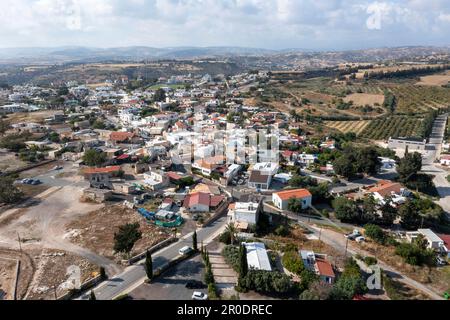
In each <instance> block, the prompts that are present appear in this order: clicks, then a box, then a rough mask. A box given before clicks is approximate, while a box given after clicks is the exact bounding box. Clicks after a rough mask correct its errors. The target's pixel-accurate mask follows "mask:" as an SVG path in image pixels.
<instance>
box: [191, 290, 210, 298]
mask: <svg viewBox="0 0 450 320" xmlns="http://www.w3.org/2000/svg"><path fill="white" fill-rule="evenodd" d="M192 300H208V295H207V294H206V293H202V292H197V291H195V292H194V293H193V294H192Z"/></svg>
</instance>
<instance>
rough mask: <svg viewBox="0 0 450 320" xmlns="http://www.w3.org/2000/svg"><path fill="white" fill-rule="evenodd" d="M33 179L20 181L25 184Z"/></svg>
mask: <svg viewBox="0 0 450 320" xmlns="http://www.w3.org/2000/svg"><path fill="white" fill-rule="evenodd" d="M30 180H31V179H22V180H21V181H20V182H21V183H23V184H29V183H30Z"/></svg>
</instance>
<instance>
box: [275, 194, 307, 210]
mask: <svg viewBox="0 0 450 320" xmlns="http://www.w3.org/2000/svg"><path fill="white" fill-rule="evenodd" d="M291 199H298V200H300V201H301V202H302V209H307V208H309V207H310V206H311V202H312V194H311V192H309V191H308V190H307V189H292V190H285V191H280V192H274V193H273V194H272V202H273V203H274V205H275V206H276V207H277V208H278V209H280V210H287V208H288V204H289V200H291Z"/></svg>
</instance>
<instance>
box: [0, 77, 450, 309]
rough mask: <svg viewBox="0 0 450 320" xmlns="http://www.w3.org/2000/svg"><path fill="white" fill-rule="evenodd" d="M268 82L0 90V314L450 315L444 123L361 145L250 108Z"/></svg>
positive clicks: (209, 80)
mask: <svg viewBox="0 0 450 320" xmlns="http://www.w3.org/2000/svg"><path fill="white" fill-rule="evenodd" d="M272 81H274V80H273V75H272V74H271V73H269V72H262V71H252V72H247V73H242V74H237V75H233V76H226V75H223V74H219V75H209V74H205V75H192V74H186V75H177V76H170V77H167V78H165V77H161V78H159V79H155V82H154V83H152V84H150V85H148V84H146V83H145V82H144V81H143V79H139V78H138V79H128V77H126V76H121V77H118V78H114V79H107V80H105V81H104V83H100V84H95V83H94V84H80V83H78V82H76V81H71V82H67V83H62V84H60V86H59V87H54V88H46V87H45V88H44V87H39V86H32V85H21V86H19V85H17V86H12V87H7V88H6V87H5V88H3V89H1V90H0V100H2V101H5V103H4V105H2V106H0V113H1V114H2V120H0V121H1V139H0V140H1V141H0V147H1V151H0V163H1V167H0V170H1V179H2V187H1V188H2V189H3V190H1V194H2V195H1V198H0V201H1V202H2V203H3V205H2V207H1V208H0V210H1V213H0V247H1V249H0V258H1V259H0V263H2V265H3V264H5V268H3V267H2V274H0V296H2V298H3V299H90V298H92V297H95V298H96V299H104V300H108V299H169V300H170V299H191V298H192V299H197V300H204V299H207V298H209V299H219V298H230V299H302V300H318V299H320V300H325V299H336V300H352V299H361V300H366V299H383V300H385V299H445V298H447V299H448V297H449V296H448V295H449V291H448V290H449V289H450V276H449V275H450V273H449V269H448V268H449V267H448V259H449V258H450V225H449V223H448V214H449V212H450V193H449V192H448V190H449V189H450V181H449V178H448V177H449V176H450V170H449V168H450V155H449V154H450V147H449V133H450V130H449V128H450V126H449V124H448V114H446V113H445V112H444V111H443V112H440V113H439V114H436V115H435V117H433V118H432V120H431V124H430V126H431V127H430V132H429V138H428V139H427V138H425V139H417V138H410V137H396V136H392V137H390V138H389V139H387V140H385V141H384V142H383V143H378V144H364V143H361V142H359V141H358V140H357V137H356V135H354V134H352V133H342V132H338V131H335V130H329V129H327V130H325V132H324V131H322V132H320V130H319V131H318V132H317V131H316V130H310V127H309V126H308V125H310V123H309V122H310V121H309V120H308V119H307V118H303V117H301V116H299V114H298V113H296V111H295V110H294V109H292V108H291V109H290V111H289V106H287V107H286V108H287V109H286V110H284V111H283V110H280V109H278V110H277V109H274V108H272V107H270V106H267V105H259V104H258V103H255V97H261V96H264V94H265V91H266V90H267V88H268V87H269V86H270V84H271V83H272ZM49 102H50V103H49ZM429 172H438V174H436V173H435V174H434V176H433V177H431V178H430V176H429V175H428V174H427V173H429ZM433 180H434V181H433ZM433 192H434V193H433ZM197 253H201V254H200V255H198V254H197ZM242 256H244V257H245V261H243V259H241V257H242ZM149 264H150V267H149ZM74 266H75V269H74V270H75V271H76V272H72V271H70V270H72V269H71V268H73V267H74ZM21 268H24V271H21V272H20V273H18V272H17V270H21ZM149 268H150V269H149ZM377 268H378V269H377ZM380 269H382V271H381V272H380V273H379V277H381V278H382V279H383V281H382V282H383V286H381V285H379V286H378V287H377V286H374V287H371V286H370V285H367V283H368V279H369V278H370V277H371V275H373V274H376V272H377V271H376V270H380ZM3 270H5V271H3ZM74 275H75V276H74ZM394 275H396V276H394ZM74 277H75V278H77V277H78V278H77V279H76V281H75V280H74V279H75V278H74ZM114 279H122V282H121V284H120V285H118V286H114V287H110V286H108V282H111V281H114ZM175 282H176V283H177V284H173V285H171V286H169V288H168V287H167V286H165V285H164V284H167V283H175ZM74 283H75V284H74ZM378 283H381V280H380V281H378ZM155 288H156V289H157V290H154V289H155Z"/></svg>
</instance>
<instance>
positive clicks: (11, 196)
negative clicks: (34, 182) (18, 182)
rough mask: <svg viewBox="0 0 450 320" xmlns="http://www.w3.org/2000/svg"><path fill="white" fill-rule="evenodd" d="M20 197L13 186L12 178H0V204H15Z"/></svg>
mask: <svg viewBox="0 0 450 320" xmlns="http://www.w3.org/2000/svg"><path fill="white" fill-rule="evenodd" d="M22 197H23V193H22V191H20V190H19V189H18V188H17V187H16V186H15V185H14V179H13V178H11V177H8V176H4V177H0V203H6V204H12V203H17V202H18V201H19V200H21V199H22Z"/></svg>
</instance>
